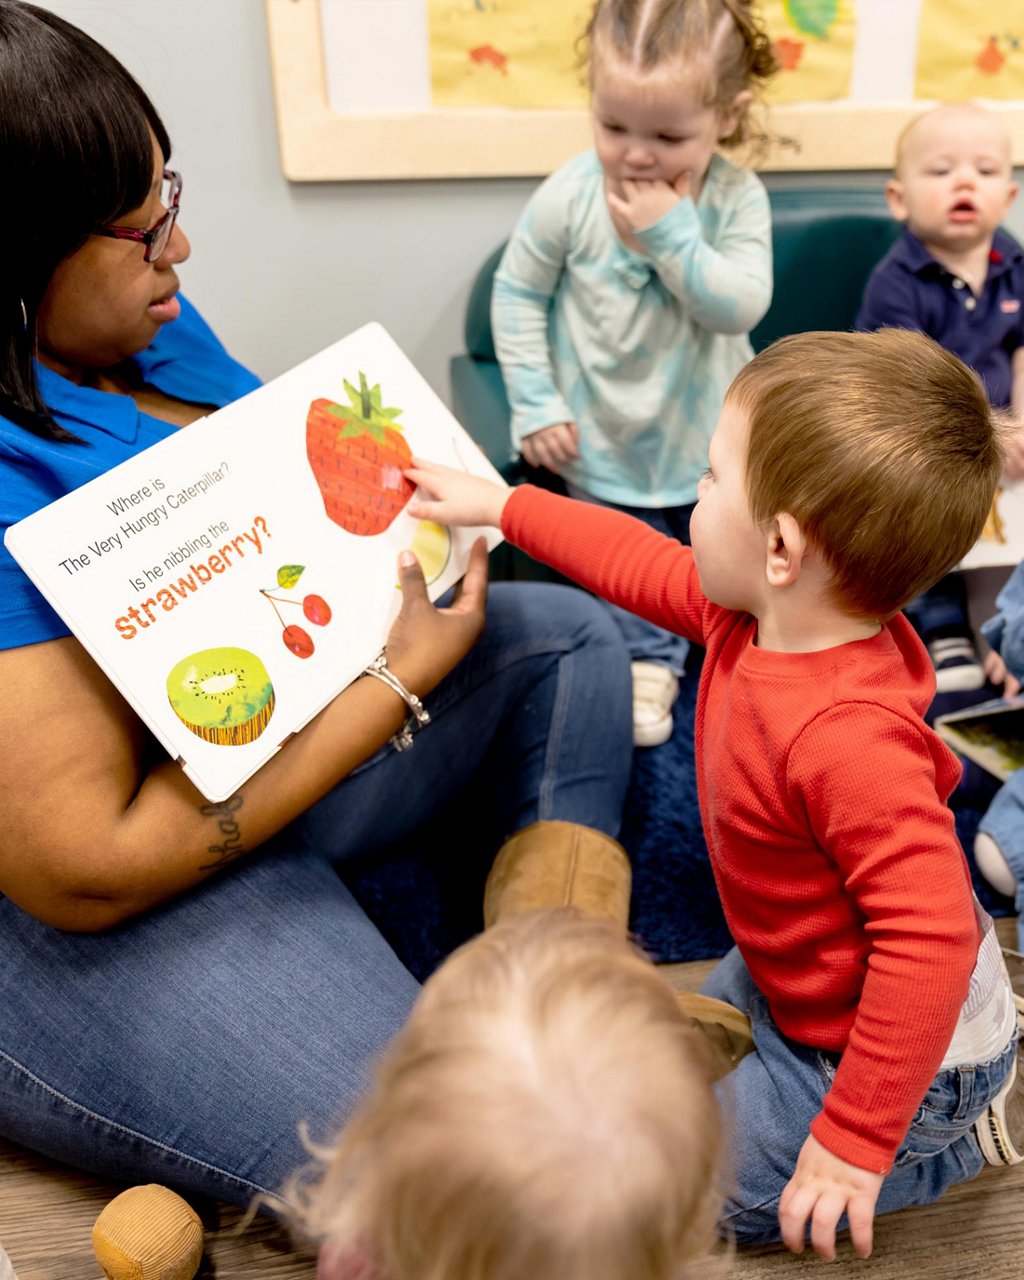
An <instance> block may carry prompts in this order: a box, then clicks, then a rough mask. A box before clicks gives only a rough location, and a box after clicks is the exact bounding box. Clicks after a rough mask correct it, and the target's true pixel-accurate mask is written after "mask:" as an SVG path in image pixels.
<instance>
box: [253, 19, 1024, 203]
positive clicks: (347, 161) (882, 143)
mask: <svg viewBox="0 0 1024 1280" xmlns="http://www.w3.org/2000/svg"><path fill="white" fill-rule="evenodd" d="M265 6H266V15H267V27H268V33H269V38H270V54H271V65H272V73H273V81H274V95H275V102H276V107H277V122H278V137H279V141H280V150H281V167H282V170H283V172H284V174H285V177H287V178H288V179H289V180H291V181H292V182H326V181H353V180H382V179H383V180H388V179H418V178H497V177H534V176H540V175H544V174H548V173H551V172H552V171H553V170H555V169H556V168H557V167H558V166H559V165H560V164H562V163H563V162H564V161H565V160H567V159H568V158H569V157H570V156H572V155H574V154H576V153H577V152H579V151H583V150H585V149H586V148H587V147H588V146H590V145H591V129H590V120H589V116H588V114H587V112H586V111H539V110H513V109H508V108H500V107H493V108H481V109H479V110H451V109H438V110H432V111H418V112H407V111H400V112H394V113H374V114H367V115H339V114H337V113H336V112H334V111H333V110H332V109H331V106H330V103H329V101H328V95H327V79H326V70H325V51H324V42H323V29H322V25H321V16H320V4H319V0H265ZM929 105H932V104H930V103H927V102H914V103H907V104H906V105H901V106H896V105H894V106H872V105H863V106H862V105H851V104H850V103H849V102H835V103H831V102H826V103H821V102H814V103H799V104H795V105H777V106H773V107H772V108H771V131H772V133H773V135H775V136H776V137H777V138H780V139H788V140H789V141H790V142H791V144H792V145H782V146H779V145H776V146H775V147H774V148H773V149H772V151H771V152H770V153H769V154H768V156H767V158H766V159H765V160H764V161H763V162H761V163H759V165H758V168H759V169H760V170H761V171H788V172H813V171H819V170H834V169H842V170H851V169H888V168H890V166H891V164H892V154H893V140H894V139H895V137H896V136H897V134H898V133H899V131H900V129H902V128H903V126H904V125H905V124H906V123H907V121H908V120H909V119H911V118H912V117H913V116H914V115H916V114H917V113H918V112H920V111H921V110H923V109H925V108H926V107H927V106H929ZM990 105H991V107H992V109H993V110H995V111H998V112H1000V113H1001V114H1003V115H1005V117H1006V120H1007V124H1008V126H1009V128H1010V133H1011V139H1012V144H1013V154H1014V157H1015V158H1016V157H1018V156H1020V155H1022V154H1024V107H1022V105H1021V104H1020V103H1018V102H1012V103H998V102H993V103H991V104H990Z"/></svg>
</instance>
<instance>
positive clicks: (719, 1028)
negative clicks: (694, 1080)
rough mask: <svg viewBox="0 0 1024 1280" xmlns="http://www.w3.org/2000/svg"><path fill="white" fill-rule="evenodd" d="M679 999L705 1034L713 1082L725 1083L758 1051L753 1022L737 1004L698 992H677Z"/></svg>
mask: <svg viewBox="0 0 1024 1280" xmlns="http://www.w3.org/2000/svg"><path fill="white" fill-rule="evenodd" d="M676 999H677V1000H678V1001H679V1007H680V1008H681V1009H682V1011H683V1012H684V1013H685V1014H686V1016H687V1017H688V1018H689V1019H690V1021H691V1022H692V1023H693V1025H694V1026H695V1027H696V1028H697V1029H698V1031H701V1032H703V1034H704V1037H705V1040H706V1043H707V1049H708V1069H709V1071H710V1073H711V1079H712V1080H721V1078H722V1076H726V1075H728V1074H729V1072H730V1071H731V1070H732V1069H733V1067H735V1066H736V1064H737V1063H738V1062H739V1061H740V1059H741V1058H745V1057H746V1056H747V1054H748V1053H752V1052H753V1051H754V1033H753V1030H752V1029H751V1026H750V1019H749V1018H748V1017H747V1015H746V1014H745V1013H741V1012H740V1010H739V1009H737V1008H736V1006H735V1005H732V1004H727V1003H726V1002H725V1001H724V1000H716V999H714V997H713V996H702V995H698V994H697V992H695V991H677V992H676Z"/></svg>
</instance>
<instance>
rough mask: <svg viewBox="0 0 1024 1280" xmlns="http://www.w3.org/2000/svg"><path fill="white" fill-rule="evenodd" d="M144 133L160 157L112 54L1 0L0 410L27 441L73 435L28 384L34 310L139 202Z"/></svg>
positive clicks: (140, 100)
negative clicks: (59, 273) (54, 282)
mask: <svg viewBox="0 0 1024 1280" xmlns="http://www.w3.org/2000/svg"><path fill="white" fill-rule="evenodd" d="M150 130H152V131H153V133H154V134H155V135H156V140H157V143H158V145H159V147H160V149H161V151H162V152H163V154H164V159H165V160H167V159H168V158H169V157H170V152H171V145H170V140H169V139H168V137H167V131H166V129H165V128H164V126H163V124H162V122H161V120H160V117H159V116H158V115H157V113H156V110H155V108H154V107H153V104H152V103H151V102H150V100H149V98H147V96H146V95H145V93H144V92H143V91H142V89H141V88H140V87H139V85H138V84H137V83H136V82H135V80H134V79H133V78H132V76H131V75H129V73H128V72H127V71H126V70H125V68H124V67H123V66H122V65H121V64H120V63H119V62H118V61H117V59H116V58H114V57H113V56H112V55H111V54H109V53H108V52H107V51H106V49H104V48H103V47H102V46H101V45H99V44H97V43H96V41H95V40H93V39H91V38H90V37H89V36H87V35H86V34H85V32H83V31H79V29H78V28H77V27H74V26H72V25H71V24H70V23H69V22H65V21H64V20H63V19H62V18H58V17H57V16H56V15H55V14H53V13H47V12H46V10H44V9H39V8H36V6H35V5H30V4H23V3H21V0H0V178H2V182H3V191H4V194H3V199H2V200H0V245H2V246H3V254H4V264H3V268H2V270H0V413H3V414H4V415H5V416H6V417H8V418H10V419H11V420H12V421H14V422H17V423H18V424H19V425H20V426H22V427H25V428H26V429H27V430H28V431H31V432H33V433H34V434H36V435H39V436H44V437H46V438H49V439H51V440H76V437H75V436H73V435H71V433H70V432H68V431H65V430H64V428H63V427H61V426H59V425H58V424H57V423H56V422H54V420H53V418H52V416H51V415H50V412H49V410H48V409H47V407H46V405H45V403H44V402H43V399H42V397H41V395H40V392H39V387H38V384H37V382H36V377H35V370H34V367H33V357H34V355H35V349H36V315H37V312H38V310H39V304H40V302H41V301H42V298H43V295H44V294H45V292H46V288H47V286H48V285H49V283H50V279H51V277H52V276H53V273H54V271H55V270H56V268H57V266H58V264H59V263H60V262H61V261H62V260H63V259H64V258H66V257H67V256H68V255H69V254H71V253H74V252H75V250H76V249H78V248H80V247H81V246H82V245H83V244H84V243H85V241H86V239H87V238H88V236H89V234H90V233H91V232H92V231H94V230H95V229H96V228H97V227H100V226H103V225H104V224H106V223H112V222H116V221H117V219H118V218H120V217H121V216H122V215H123V214H125V213H127V212H128V211H129V210H131V209H135V208H137V207H138V206H139V205H140V204H142V203H143V201H144V200H145V198H146V196H147V194H148V192H149V190H150V188H151V186H152V183H153V146H152V142H151V139H150V132H149V131H150Z"/></svg>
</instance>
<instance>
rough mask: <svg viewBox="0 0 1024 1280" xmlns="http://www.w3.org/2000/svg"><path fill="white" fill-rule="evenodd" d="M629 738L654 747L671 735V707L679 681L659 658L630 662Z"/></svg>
mask: <svg viewBox="0 0 1024 1280" xmlns="http://www.w3.org/2000/svg"><path fill="white" fill-rule="evenodd" d="M631 669H632V672H633V742H634V743H635V744H636V745H637V746H638V747H657V746H660V745H661V743H663V742H668V740H669V738H671V736H672V707H673V706H674V704H675V700H676V698H677V697H678V696H679V681H678V679H677V678H676V677H675V676H674V675H673V674H672V672H671V671H669V669H668V667H666V666H663V665H662V664H661V663H660V662H634V663H632V664H631Z"/></svg>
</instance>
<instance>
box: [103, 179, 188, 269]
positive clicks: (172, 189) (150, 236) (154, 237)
mask: <svg viewBox="0 0 1024 1280" xmlns="http://www.w3.org/2000/svg"><path fill="white" fill-rule="evenodd" d="M160 203H161V204H162V205H163V206H164V208H165V209H166V210H167V212H166V213H165V214H164V216H163V217H162V218H161V219H160V220H159V221H158V222H154V223H153V225H152V226H151V227H150V229H149V230H148V231H140V230H139V229H138V228H137V227H97V228H96V230H95V231H94V232H93V235H97V236H109V237H110V239H111V240H134V241H135V242H136V243H137V244H142V245H145V246H146V251H145V253H144V254H143V259H144V261H146V262H156V261H157V260H158V259H159V258H162V257H163V255H164V252H165V250H166V249H167V245H168V243H169V242H170V239H171V232H172V231H173V230H174V224H175V222H176V221H177V217H178V210H179V209H180V207H181V174H180V173H176V172H175V170H174V169H165V170H164V180H163V185H162V186H161V188H160Z"/></svg>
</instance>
